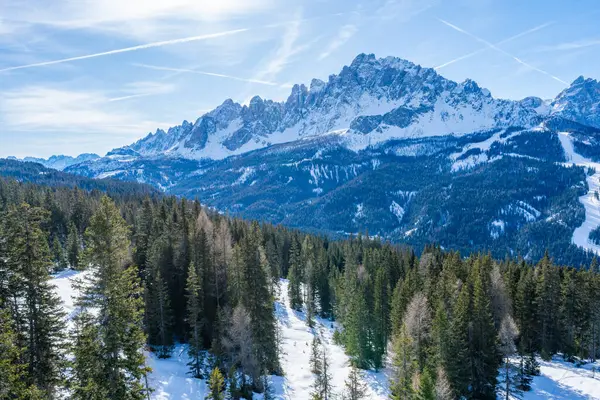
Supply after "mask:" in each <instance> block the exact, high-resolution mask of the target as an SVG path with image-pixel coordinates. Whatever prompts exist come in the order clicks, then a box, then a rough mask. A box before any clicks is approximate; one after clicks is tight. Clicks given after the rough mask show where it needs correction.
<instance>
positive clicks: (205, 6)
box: [3, 0, 275, 41]
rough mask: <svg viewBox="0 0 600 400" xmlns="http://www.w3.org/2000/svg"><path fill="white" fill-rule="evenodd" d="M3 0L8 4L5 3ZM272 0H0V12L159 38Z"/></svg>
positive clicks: (29, 20) (40, 22) (32, 21)
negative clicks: (49, 3) (48, 0)
mask: <svg viewBox="0 0 600 400" xmlns="http://www.w3.org/2000/svg"><path fill="white" fill-rule="evenodd" d="M5 4H6V5H5ZM274 4H275V2H274V1H273V0H246V1H243V2H240V1H239V0H219V1H212V0H169V1H159V0H127V1H122V0H55V1H53V3H52V7H48V6H47V4H46V0H28V1H23V0H3V17H4V18H7V19H10V20H13V21H20V22H22V23H26V24H29V25H31V26H47V27H53V28H58V29H84V30H86V31H96V32H101V33H103V34H110V35H114V36H118V37H127V38H133V39H135V40H140V41H141V40H148V39H150V40H152V41H158V40H160V39H165V38H168V37H173V36H175V37H177V36H182V35H184V33H183V32H187V34H188V35H191V34H192V32H193V34H194V35H197V34H200V33H203V32H202V31H204V30H205V29H206V27H207V25H208V26H213V27H214V26H216V25H218V24H221V23H222V22H223V21H227V20H229V19H233V18H236V17H239V16H247V15H250V14H253V13H256V12H261V11H265V10H268V9H270V8H271V7H272V6H273V5H274Z"/></svg>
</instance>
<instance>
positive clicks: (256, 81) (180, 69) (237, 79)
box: [133, 63, 279, 86]
mask: <svg viewBox="0 0 600 400" xmlns="http://www.w3.org/2000/svg"><path fill="white" fill-rule="evenodd" d="M133 65H135V66H137V67H141V68H146V69H152V70H156V71H169V72H180V73H189V74H197V75H206V76H214V77H217V78H225V79H231V80H235V81H240V82H247V83H258V84H261V85H268V86H277V85H279V84H278V83H275V82H270V81H264V80H259V79H251V78H241V77H239V76H233V75H226V74H219V73H215V72H207V71H200V70H197V69H186V68H172V67H161V66H157V65H148V64H137V63H136V64H133Z"/></svg>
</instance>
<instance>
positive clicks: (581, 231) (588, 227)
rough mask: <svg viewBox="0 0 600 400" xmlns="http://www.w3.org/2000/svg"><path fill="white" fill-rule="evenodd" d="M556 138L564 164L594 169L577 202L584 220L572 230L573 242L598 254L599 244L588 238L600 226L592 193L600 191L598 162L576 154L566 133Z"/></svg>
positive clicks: (599, 204) (599, 209) (599, 203)
mask: <svg viewBox="0 0 600 400" xmlns="http://www.w3.org/2000/svg"><path fill="white" fill-rule="evenodd" d="M558 138H559V139H560V142H561V144H562V146H563V149H564V151H565V155H566V157H567V163H566V165H571V164H575V165H579V166H582V167H586V168H593V169H595V170H596V172H595V173H594V174H593V175H587V177H586V180H587V184H588V188H589V190H588V192H587V193H586V194H584V195H583V196H581V197H580V198H579V202H580V203H581V204H583V206H584V207H585V221H584V222H583V224H582V225H581V226H580V227H578V228H577V229H575V231H574V232H573V243H574V244H576V245H577V246H580V247H583V248H584V249H586V250H591V251H593V252H595V253H596V254H600V246H598V245H596V244H594V243H592V242H591V241H590V240H589V236H590V232H591V231H592V230H594V229H595V228H597V227H598V226H600V201H598V200H597V199H596V197H595V195H594V193H595V192H596V191H600V163H595V162H593V161H591V160H589V159H587V158H585V157H583V156H581V155H579V154H577V153H576V152H575V149H574V147H573V142H572V140H571V138H570V137H569V134H568V133H566V132H561V133H559V134H558Z"/></svg>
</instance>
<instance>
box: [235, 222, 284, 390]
mask: <svg viewBox="0 0 600 400" xmlns="http://www.w3.org/2000/svg"><path fill="white" fill-rule="evenodd" d="M242 254H243V261H244V273H243V276H244V282H245V286H244V290H243V292H242V296H241V303H242V304H243V305H244V307H245V309H246V310H247V311H248V314H249V316H250V319H251V321H252V325H251V327H252V338H253V342H254V346H255V352H256V355H257V359H258V361H259V365H260V371H265V370H266V371H268V372H269V373H277V372H279V369H280V368H279V360H278V358H277V355H278V351H277V343H276V341H275V331H276V321H275V316H274V311H275V310H274V305H273V299H272V297H271V295H270V292H269V282H268V279H267V276H266V272H265V268H264V266H263V265H262V263H263V258H262V257H261V249H260V236H259V227H258V224H257V223H255V222H254V223H252V226H251V227H250V231H249V232H248V234H247V235H246V237H244V239H243V241H242ZM258 378H259V377H258V376H255V377H253V381H254V382H255V383H259V382H258Z"/></svg>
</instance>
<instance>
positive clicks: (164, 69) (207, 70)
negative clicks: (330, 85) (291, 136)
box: [0, 0, 600, 157]
mask: <svg viewBox="0 0 600 400" xmlns="http://www.w3.org/2000/svg"><path fill="white" fill-rule="evenodd" d="M599 19H600V2H598V1H597V0H578V1H577V2H567V1H562V0H527V1H522V0H520V1H516V0H422V1H418V0H364V1H354V0H332V1H327V0H305V1H298V0H285V1H283V0H218V1H215V0H209V1H206V0H169V1H158V0H52V1H48V0H0V54H1V57H0V126H1V128H0V157H2V156H8V155H16V156H19V157H23V156H27V155H29V156H44V157H47V156H50V155H52V154H70V155H76V154H79V153H82V152H96V153H99V154H104V153H105V152H106V151H108V150H110V149H112V148H114V147H120V146H123V145H126V144H129V143H131V142H133V141H135V140H137V139H139V138H140V137H143V136H145V135H146V134H147V133H148V132H150V131H154V130H156V128H159V127H160V128H167V127H169V126H172V125H176V124H179V123H180V122H181V121H182V120H184V119H187V120H190V121H193V120H195V119H196V118H197V117H199V116H200V115H201V114H202V113H204V112H206V111H208V110H210V109H212V108H214V107H215V106H217V105H218V104H220V103H222V102H223V100H225V99H226V98H232V99H234V100H236V101H239V102H247V101H248V100H249V99H250V98H251V97H252V96H253V95H255V94H258V95H260V96H261V97H263V98H271V99H275V100H283V99H285V98H286V97H287V96H288V94H289V91H290V86H291V85H292V84H293V83H306V84H308V83H309V82H310V80H311V79H312V78H321V79H327V77H328V76H329V75H330V74H333V73H337V72H339V70H340V69H341V67H342V66H343V65H346V64H349V63H350V62H351V61H352V59H353V58H354V57H355V56H356V55H357V54H359V53H361V52H365V53H375V54H376V55H377V56H380V57H383V56H388V55H393V56H397V57H402V58H405V59H408V60H411V61H413V62H415V63H418V64H421V65H423V66H426V67H438V72H439V73H441V74H442V75H444V76H446V77H447V78H450V79H453V80H456V81H462V80H464V79H466V78H472V79H474V80H476V81H477V82H478V83H479V84H480V85H481V86H483V87H486V88H488V89H490V91H491V92H492V94H493V95H494V96H495V97H504V98H512V99H520V98H523V97H526V96H529V95H536V96H540V97H543V98H551V97H554V96H555V95H556V94H558V92H560V91H561V90H562V89H564V88H565V87H566V86H567V84H568V83H569V82H571V81H573V80H574V79H575V78H577V77H578V76H579V75H584V76H586V77H593V78H600V26H599V25H598V22H597V21H598V20H599Z"/></svg>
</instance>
